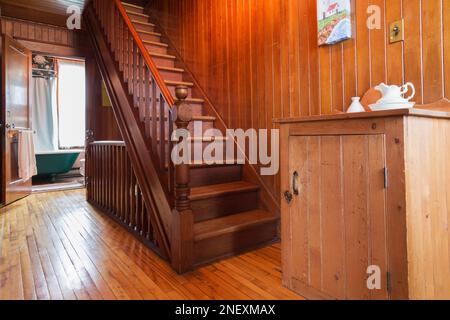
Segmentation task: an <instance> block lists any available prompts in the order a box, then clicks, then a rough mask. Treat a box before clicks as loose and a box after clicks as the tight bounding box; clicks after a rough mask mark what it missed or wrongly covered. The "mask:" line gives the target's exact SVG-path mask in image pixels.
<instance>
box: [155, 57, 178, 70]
mask: <svg viewBox="0 0 450 320" xmlns="http://www.w3.org/2000/svg"><path fill="white" fill-rule="evenodd" d="M152 59H153V61H154V62H155V64H156V65H157V66H160V67H169V68H175V60H173V59H168V58H160V57H155V56H152Z"/></svg>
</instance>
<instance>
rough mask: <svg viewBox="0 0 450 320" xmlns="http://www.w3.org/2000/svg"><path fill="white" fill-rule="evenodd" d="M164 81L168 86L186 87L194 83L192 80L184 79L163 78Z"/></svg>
mask: <svg viewBox="0 0 450 320" xmlns="http://www.w3.org/2000/svg"><path fill="white" fill-rule="evenodd" d="M164 82H165V83H166V84H168V85H170V86H186V87H193V86H194V84H193V83H192V82H186V81H173V80H164Z"/></svg>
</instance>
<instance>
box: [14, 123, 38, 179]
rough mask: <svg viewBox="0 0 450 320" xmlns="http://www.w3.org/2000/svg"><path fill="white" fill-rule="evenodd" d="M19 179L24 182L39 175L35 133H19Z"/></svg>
mask: <svg viewBox="0 0 450 320" xmlns="http://www.w3.org/2000/svg"><path fill="white" fill-rule="evenodd" d="M18 153H19V154H18V157H19V177H20V178H21V179H22V180H23V181H27V180H29V179H31V178H32V177H33V176H35V175H37V167H36V154H35V152H34V142H33V133H32V132H31V131H20V132H19V152H18Z"/></svg>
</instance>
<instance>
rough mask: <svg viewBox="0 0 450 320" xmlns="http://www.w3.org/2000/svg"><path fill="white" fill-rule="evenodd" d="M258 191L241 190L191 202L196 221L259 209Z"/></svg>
mask: <svg viewBox="0 0 450 320" xmlns="http://www.w3.org/2000/svg"><path fill="white" fill-rule="evenodd" d="M257 204H258V191H250V192H241V193H236V194H231V195H226V196H222V197H216V198H209V199H203V200H195V201H192V202H191V206H192V210H193V212H194V215H195V217H194V219H195V221H196V222H199V221H204V220H209V219H214V218H219V217H224V216H229V215H231V214H235V213H240V212H244V211H251V210H255V209H258V208H257Z"/></svg>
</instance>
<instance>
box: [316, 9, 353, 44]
mask: <svg viewBox="0 0 450 320" xmlns="http://www.w3.org/2000/svg"><path fill="white" fill-rule="evenodd" d="M317 1H318V3H317V18H318V21H319V28H318V30H319V46H322V45H327V44H333V43H336V42H340V41H343V40H346V39H350V38H351V37H352V20H351V3H350V0H317Z"/></svg>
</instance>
